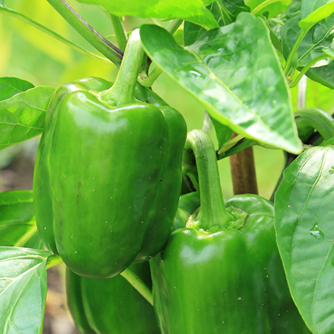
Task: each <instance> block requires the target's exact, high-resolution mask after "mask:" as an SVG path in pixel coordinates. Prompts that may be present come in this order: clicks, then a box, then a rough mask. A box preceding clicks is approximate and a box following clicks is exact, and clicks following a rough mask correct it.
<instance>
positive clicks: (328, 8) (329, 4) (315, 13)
mask: <svg viewBox="0 0 334 334" xmlns="http://www.w3.org/2000/svg"><path fill="white" fill-rule="evenodd" d="M333 5H334V3H333V0H312V1H310V0H307V1H305V0H304V1H302V3H301V13H300V14H301V19H302V21H300V23H299V26H300V27H301V28H302V29H303V30H308V29H307V27H308V26H309V25H310V24H312V25H313V24H314V23H317V22H319V21H321V20H323V19H325V18H326V17H328V16H330V15H331V14H332V13H333V12H334V9H333Z"/></svg>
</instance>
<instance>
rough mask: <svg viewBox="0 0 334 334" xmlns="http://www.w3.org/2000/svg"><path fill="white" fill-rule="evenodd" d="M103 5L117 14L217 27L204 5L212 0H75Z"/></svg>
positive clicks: (210, 27)
mask: <svg viewBox="0 0 334 334" xmlns="http://www.w3.org/2000/svg"><path fill="white" fill-rule="evenodd" d="M77 1H79V2H84V3H88V4H93V5H98V6H102V7H104V8H105V9H106V10H107V11H109V12H110V13H112V14H114V15H117V16H126V15H130V16H138V17H155V18H163V19H168V20H170V19H176V18H179V19H183V20H187V21H189V22H193V23H196V24H199V25H201V26H203V27H205V28H206V29H213V28H216V27H218V24H217V22H216V20H215V19H214V17H213V15H212V14H211V13H210V11H209V10H208V9H206V8H205V6H208V5H209V4H210V3H211V2H212V0H206V1H203V0H183V1H179V0H147V1H145V2H143V1H141V0H118V1H109V0H77Z"/></svg>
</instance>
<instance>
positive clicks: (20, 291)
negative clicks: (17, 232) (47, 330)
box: [0, 247, 51, 334]
mask: <svg viewBox="0 0 334 334" xmlns="http://www.w3.org/2000/svg"><path fill="white" fill-rule="evenodd" d="M49 255H51V254H50V253H49V252H46V251H38V250H34V249H29V248H16V247H0V263H1V266H0V314H1V316H0V333H2V334H12V333H20V334H32V333H34V334H35V333H36V334H38V333H41V332H42V323H43V316H44V309H45V299H46V291H47V280H46V262H47V258H48V256H49Z"/></svg>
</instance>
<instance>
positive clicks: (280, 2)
mask: <svg viewBox="0 0 334 334" xmlns="http://www.w3.org/2000/svg"><path fill="white" fill-rule="evenodd" d="M290 3H291V0H265V1H263V0H246V1H245V4H246V5H247V6H248V7H249V8H250V9H251V12H252V13H253V14H254V15H261V14H262V13H263V12H268V14H269V15H268V16H269V17H274V16H277V15H279V14H282V13H284V11H285V9H286V8H287V7H288V5H289V4H290Z"/></svg>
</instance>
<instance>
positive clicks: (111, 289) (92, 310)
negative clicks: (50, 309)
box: [66, 262, 160, 334]
mask: <svg viewBox="0 0 334 334" xmlns="http://www.w3.org/2000/svg"><path fill="white" fill-rule="evenodd" d="M129 268H130V270H131V271H132V272H134V273H135V274H136V275H137V276H138V277H139V278H140V279H141V280H142V281H143V282H144V283H145V284H146V285H147V286H148V287H149V288H150V289H151V288H152V281H151V276H150V268H149V263H148V262H142V263H133V264H132V265H131V266H130V267H129ZM66 294H67V303H68V306H69V310H70V312H71V315H72V317H73V320H74V323H75V325H76V327H77V329H78V330H79V332H80V333H81V334H109V333H113V334H133V333H145V334H160V330H159V327H158V324H157V321H156V319H155V315H154V309H153V307H152V305H150V304H149V303H148V302H147V300H145V299H144V298H143V296H142V295H140V293H139V292H138V291H137V290H136V289H135V288H134V287H133V286H132V285H130V283H129V282H128V281H127V280H126V279H125V278H124V277H122V276H121V275H119V276H117V277H113V278H109V279H105V280H101V279H94V278H88V277H82V276H79V275H76V274H75V273H73V272H72V271H71V270H69V269H68V268H67V273H66Z"/></svg>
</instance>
